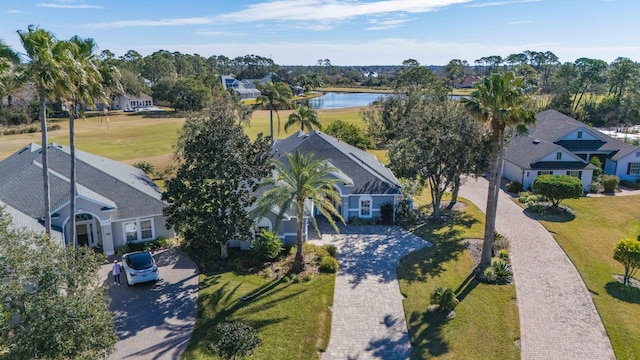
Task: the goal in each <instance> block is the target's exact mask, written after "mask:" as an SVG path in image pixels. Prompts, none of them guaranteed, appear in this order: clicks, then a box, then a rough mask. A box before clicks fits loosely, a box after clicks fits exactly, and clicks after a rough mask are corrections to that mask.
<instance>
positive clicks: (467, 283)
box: [454, 270, 480, 302]
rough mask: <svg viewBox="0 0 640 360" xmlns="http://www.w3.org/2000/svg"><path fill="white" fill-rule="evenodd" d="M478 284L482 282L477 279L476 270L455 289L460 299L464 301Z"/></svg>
mask: <svg viewBox="0 0 640 360" xmlns="http://www.w3.org/2000/svg"><path fill="white" fill-rule="evenodd" d="M478 284H480V282H479V281H478V280H476V271H475V270H474V271H473V272H471V274H469V275H468V276H467V277H466V278H465V279H464V281H463V282H462V284H460V285H459V286H458V288H457V289H456V290H455V291H454V293H455V294H456V298H457V299H458V301H460V302H462V301H463V300H464V299H465V298H466V297H467V296H468V295H469V294H470V293H471V292H472V291H473V289H475V288H476V287H477V286H478Z"/></svg>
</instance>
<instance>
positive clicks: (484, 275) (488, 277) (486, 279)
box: [477, 266, 498, 284]
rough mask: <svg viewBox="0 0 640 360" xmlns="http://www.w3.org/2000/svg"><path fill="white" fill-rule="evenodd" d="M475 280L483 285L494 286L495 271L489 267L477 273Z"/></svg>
mask: <svg viewBox="0 0 640 360" xmlns="http://www.w3.org/2000/svg"><path fill="white" fill-rule="evenodd" d="M477 278H478V280H479V281H480V282H483V283H485V284H496V283H497V282H498V276H497V275H496V270H495V269H494V268H493V267H491V266H490V267H488V268H486V269H484V271H482V272H481V273H479V274H478V276H477Z"/></svg>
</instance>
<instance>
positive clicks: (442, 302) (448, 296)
mask: <svg viewBox="0 0 640 360" xmlns="http://www.w3.org/2000/svg"><path fill="white" fill-rule="evenodd" d="M458 303H459V301H458V299H457V298H456V294H455V293H454V292H453V290H451V289H450V288H448V287H438V288H436V289H435V290H434V291H433V292H432V293H431V304H432V305H438V309H439V310H440V311H444V312H449V311H452V310H453V309H455V308H456V306H458Z"/></svg>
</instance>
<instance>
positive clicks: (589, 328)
mask: <svg viewBox="0 0 640 360" xmlns="http://www.w3.org/2000/svg"><path fill="white" fill-rule="evenodd" d="M487 188H488V182H487V180H486V179H483V178H480V179H477V180H476V179H471V178H469V179H467V182H466V184H464V185H463V186H462V188H461V190H460V196H463V197H465V198H467V199H469V200H471V201H472V202H473V203H474V204H476V205H477V206H478V207H479V208H480V209H482V210H484V209H485V208H486V198H487ZM496 230H497V231H498V232H499V233H500V234H502V235H505V236H506V237H508V238H509V240H510V247H511V249H510V250H511V262H512V266H513V270H514V271H513V273H514V280H515V285H516V293H517V297H518V310H519V313H520V337H521V342H520V343H521V349H522V351H521V357H522V359H523V360H528V359H563V360H564V359H580V360H584V359H615V356H614V354H613V350H612V348H611V342H610V341H609V338H608V336H607V333H606V331H605V329H604V326H603V325H602V321H601V319H600V316H599V315H598V312H597V311H596V308H595V305H594V304H593V300H592V299H591V295H590V293H589V291H588V290H587V287H586V286H585V284H584V282H583V281H582V278H581V277H580V274H579V273H578V271H577V270H576V268H575V266H574V265H573V263H572V262H571V261H570V260H569V258H568V257H567V255H566V254H565V252H564V251H563V250H562V248H560V246H559V245H558V243H557V242H556V241H555V239H554V238H553V236H551V234H550V233H549V232H548V231H547V230H546V229H545V228H544V227H543V226H542V225H541V224H540V223H539V222H538V221H535V220H533V219H531V218H529V217H527V216H526V215H525V214H524V212H523V210H522V208H520V207H519V206H518V205H516V204H514V203H513V202H512V201H511V200H510V198H509V195H507V194H505V193H504V192H501V194H500V198H499V200H498V215H497V219H496ZM585 246H588V244H587V243H585Z"/></svg>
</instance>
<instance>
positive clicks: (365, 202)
mask: <svg viewBox="0 0 640 360" xmlns="http://www.w3.org/2000/svg"><path fill="white" fill-rule="evenodd" d="M360 216H361V217H371V199H370V198H369V199H367V198H363V199H360Z"/></svg>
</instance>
